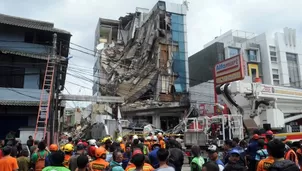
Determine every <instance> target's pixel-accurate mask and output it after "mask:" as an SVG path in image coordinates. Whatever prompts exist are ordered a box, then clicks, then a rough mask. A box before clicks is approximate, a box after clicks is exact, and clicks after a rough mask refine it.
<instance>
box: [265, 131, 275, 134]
mask: <svg viewBox="0 0 302 171" xmlns="http://www.w3.org/2000/svg"><path fill="white" fill-rule="evenodd" d="M266 135H274V133H273V131H271V130H268V131H266Z"/></svg>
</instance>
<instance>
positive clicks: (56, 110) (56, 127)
mask: <svg viewBox="0 0 302 171" xmlns="http://www.w3.org/2000/svg"><path fill="white" fill-rule="evenodd" d="M59 47H60V48H59V55H60V56H61V51H62V41H60V46H59ZM56 61H57V63H56V68H57V69H56V70H57V71H56V74H57V75H56V77H55V78H54V79H55V80H56V81H55V83H56V84H55V87H56V88H55V90H56V91H55V92H54V93H56V94H55V112H54V122H55V123H54V132H55V133H58V132H59V124H58V123H59V119H58V118H59V103H60V101H59V94H60V80H59V78H60V74H61V61H60V60H59V59H57V60H56ZM60 108H61V106H60ZM55 136H56V139H55V140H56V141H58V134H55ZM54 143H57V142H54Z"/></svg>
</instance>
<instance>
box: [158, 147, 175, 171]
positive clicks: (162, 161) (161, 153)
mask: <svg viewBox="0 0 302 171" xmlns="http://www.w3.org/2000/svg"><path fill="white" fill-rule="evenodd" d="M168 157H169V151H168V150H166V149H164V148H161V149H159V150H158V151H157V158H158V160H159V168H158V169H156V171H175V169H174V168H173V167H171V166H168V165H167V162H168Z"/></svg>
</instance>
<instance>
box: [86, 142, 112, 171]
mask: <svg viewBox="0 0 302 171" xmlns="http://www.w3.org/2000/svg"><path fill="white" fill-rule="evenodd" d="M106 153H107V151H106V149H105V148H104V147H99V148H97V149H95V157H96V160H94V161H92V162H90V163H89V166H90V169H91V170H92V171H104V170H106V169H108V167H109V163H108V162H107V161H106Z"/></svg>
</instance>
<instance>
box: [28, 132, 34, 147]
mask: <svg viewBox="0 0 302 171" xmlns="http://www.w3.org/2000/svg"><path fill="white" fill-rule="evenodd" d="M26 145H27V146H28V148H29V149H30V147H31V146H33V145H34V139H33V136H31V135H30V136H29V137H28V140H27V142H26Z"/></svg>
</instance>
